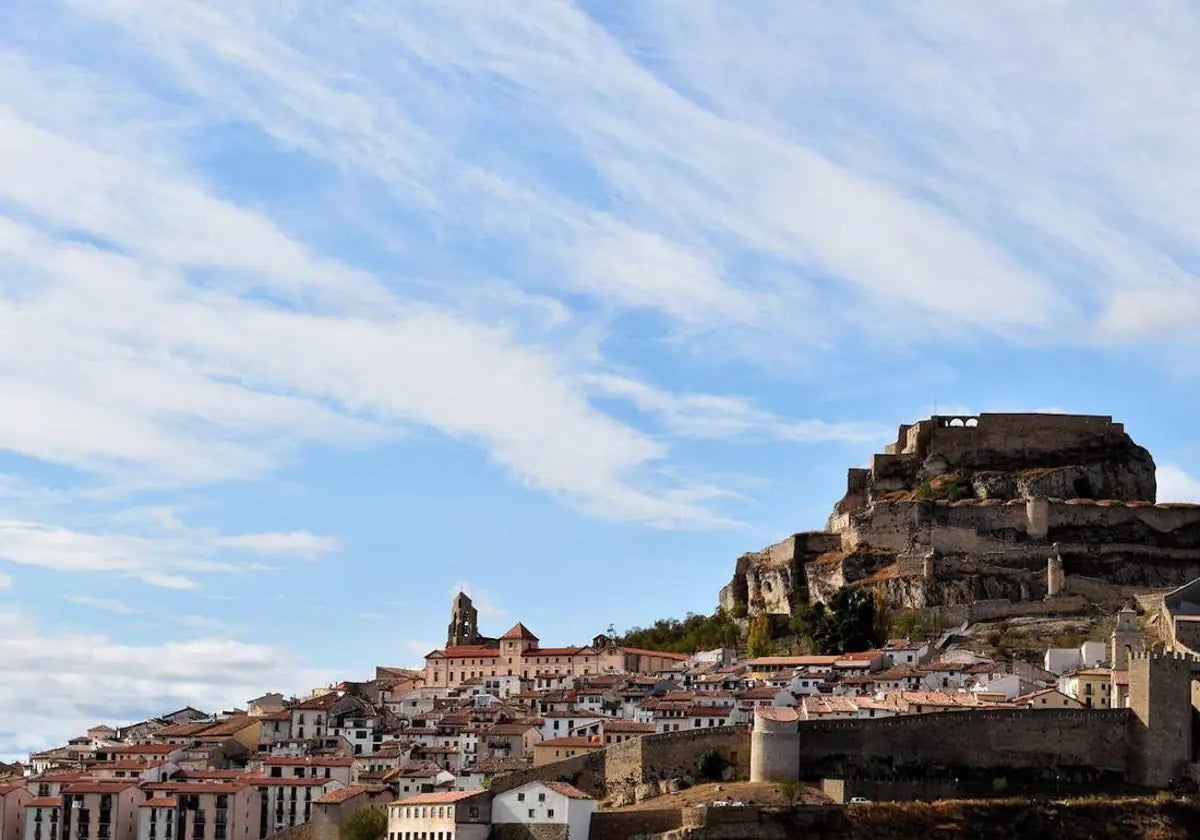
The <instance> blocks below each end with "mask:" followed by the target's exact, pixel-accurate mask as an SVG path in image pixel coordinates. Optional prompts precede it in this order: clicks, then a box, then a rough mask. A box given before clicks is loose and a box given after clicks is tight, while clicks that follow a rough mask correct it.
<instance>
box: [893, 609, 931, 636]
mask: <svg viewBox="0 0 1200 840" xmlns="http://www.w3.org/2000/svg"><path fill="white" fill-rule="evenodd" d="M892 632H893V633H895V634H896V635H897V636H901V637H903V638H905V639H924V638H926V637H927V636H928V635H929V627H928V625H927V623H926V621H925V617H924V616H923V615H921V611H920V610H911V609H910V610H901V611H900V612H898V613H896V614H895V616H894V617H893V619H892Z"/></svg>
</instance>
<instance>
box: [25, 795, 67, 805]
mask: <svg viewBox="0 0 1200 840" xmlns="http://www.w3.org/2000/svg"><path fill="white" fill-rule="evenodd" d="M62 804H63V801H62V799H60V798H59V797H57V796H38V797H35V798H34V799H30V800H29V801H28V802H26V803H25V807H26V808H59V807H61V806H62Z"/></svg>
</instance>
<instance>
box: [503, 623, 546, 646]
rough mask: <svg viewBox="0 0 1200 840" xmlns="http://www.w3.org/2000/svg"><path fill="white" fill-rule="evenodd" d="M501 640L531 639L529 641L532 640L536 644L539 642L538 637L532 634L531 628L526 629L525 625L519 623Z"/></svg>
mask: <svg viewBox="0 0 1200 840" xmlns="http://www.w3.org/2000/svg"><path fill="white" fill-rule="evenodd" d="M500 638H501V639H502V640H503V639H529V640H532V641H535V642H536V641H537V640H538V637H537V636H535V635H533V633H531V632H530V630H529V628H528V627H526V626H525V625H524V624H522V623H521V622H519V621H518V622H517V623H516V624H514V625H513V627H512V629H511V630H509V631H508V632H507V633H505V634H504V635H503V636H501V637H500Z"/></svg>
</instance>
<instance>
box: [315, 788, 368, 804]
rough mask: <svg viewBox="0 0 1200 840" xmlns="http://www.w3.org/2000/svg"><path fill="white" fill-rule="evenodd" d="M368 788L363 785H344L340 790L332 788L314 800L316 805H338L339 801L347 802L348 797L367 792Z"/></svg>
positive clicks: (351, 797)
mask: <svg viewBox="0 0 1200 840" xmlns="http://www.w3.org/2000/svg"><path fill="white" fill-rule="evenodd" d="M366 792H367V789H366V788H365V787H363V786H362V785H354V786H352V787H344V788H341V789H340V790H331V791H329V793H326V794H322V795H321V796H318V797H317V798H316V799H314V800H313V804H315V805H336V804H338V803H339V802H345V801H346V800H347V799H353V798H354V797H356V796H358V795H359V794H360V793H366Z"/></svg>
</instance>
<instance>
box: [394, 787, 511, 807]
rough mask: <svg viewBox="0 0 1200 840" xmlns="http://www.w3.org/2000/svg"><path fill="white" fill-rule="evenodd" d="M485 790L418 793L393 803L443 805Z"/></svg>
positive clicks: (485, 793)
mask: <svg viewBox="0 0 1200 840" xmlns="http://www.w3.org/2000/svg"><path fill="white" fill-rule="evenodd" d="M487 795H488V793H487V791H485V790H448V791H444V792H441V793H418V794H417V795H416V796H410V797H408V798H407V799H397V800H396V801H395V802H393V803H392V804H393V805H445V804H447V803H450V802H459V801H461V800H463V799H470V798H471V797H473V796H487Z"/></svg>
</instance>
